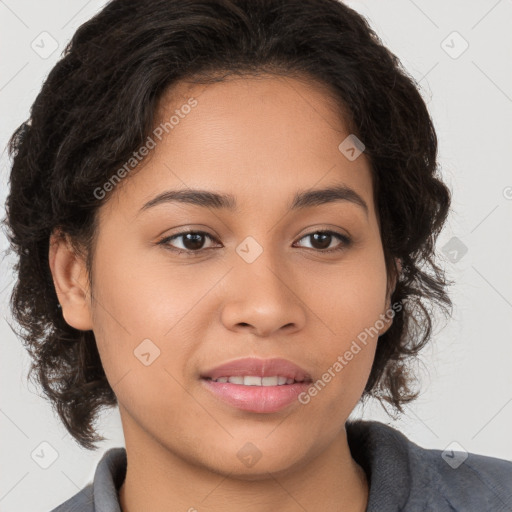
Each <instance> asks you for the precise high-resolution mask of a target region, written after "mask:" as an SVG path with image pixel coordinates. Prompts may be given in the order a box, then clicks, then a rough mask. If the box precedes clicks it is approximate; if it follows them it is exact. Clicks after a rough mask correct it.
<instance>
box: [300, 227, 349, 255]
mask: <svg viewBox="0 0 512 512" xmlns="http://www.w3.org/2000/svg"><path fill="white" fill-rule="evenodd" d="M305 238H310V239H311V240H312V243H313V245H314V246H316V247H312V249H315V250H318V251H319V252H324V253H325V252H336V251H343V250H344V249H346V248H347V247H348V246H349V245H350V242H351V240H350V238H349V237H348V236H346V235H342V234H341V233H337V232H336V231H315V232H314V233H309V234H308V235H305V236H303V237H302V238H301V240H304V239H305ZM334 239H338V240H339V241H340V243H339V244H338V245H337V246H335V247H334V248H332V247H331V248H329V246H330V245H331V243H332V242H333V241H334Z"/></svg>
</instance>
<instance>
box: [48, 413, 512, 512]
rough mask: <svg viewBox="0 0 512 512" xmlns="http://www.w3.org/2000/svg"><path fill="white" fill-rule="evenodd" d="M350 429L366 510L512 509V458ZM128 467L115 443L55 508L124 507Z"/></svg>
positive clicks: (369, 424) (384, 428) (384, 430)
mask: <svg viewBox="0 0 512 512" xmlns="http://www.w3.org/2000/svg"><path fill="white" fill-rule="evenodd" d="M346 428H347V436H348V442H349V446H350V450H351V452H352V456H353V457H354V459H355V460H356V461H357V462H358V463H359V465H360V466H361V467H362V468H363V469H364V470H365V472H366V475H367V477H368V482H369V486H370V495H369V498H368V507H367V512H395V511H396V512H398V511H405V512H423V511H424V512H427V511H429V512H432V511H434V512H445V511H446V512H453V511H461V512H462V511H464V512H488V511H492V512H512V462H510V461H506V460H502V459H497V458H493V457H486V456H483V455H476V454H472V453H469V454H466V453H459V452H451V451H448V452H445V453H444V454H443V452H442V451H441V450H429V449H425V448H421V447H420V446H418V445H416V444H414V443H413V442H411V441H409V440H408V439H407V438H406V437H405V436H404V435H403V434H401V433H400V432H398V431H397V430H395V429H393V428H391V427H390V426H388V425H385V424H383V423H379V422H374V421H354V422H350V423H347V425H346ZM466 455H467V457H466ZM126 467H127V459H126V450H125V448H111V449H110V450H108V451H107V452H105V454H104V455H103V457H102V459H101V460H100V462H98V465H97V467H96V472H95V474H94V480H93V481H92V482H91V483H90V484H88V485H87V486H86V487H84V488H83V489H82V490H81V491H80V492H78V493H77V494H75V495H74V496H73V497H71V498H70V499H69V500H67V501H66V502H64V503H63V504H62V505H60V506H59V507H57V508H55V509H54V510H52V511H51V512H122V510H121V506H120V504H119V496H118V492H119V488H120V487H121V485H122V483H123V481H124V477H125V475H126Z"/></svg>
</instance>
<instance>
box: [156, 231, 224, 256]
mask: <svg viewBox="0 0 512 512" xmlns="http://www.w3.org/2000/svg"><path fill="white" fill-rule="evenodd" d="M179 238H183V241H182V247H181V248H180V247H178V248H176V247H173V246H172V244H171V242H172V241H174V240H177V239H179ZM205 238H209V239H210V240H215V238H214V237H213V236H211V235H209V234H208V233H205V232H204V231H183V232H181V233H177V234H176V235H172V236H167V237H165V238H163V239H162V240H160V241H159V242H158V245H164V246H165V247H167V248H168V249H170V250H172V251H176V252H178V253H180V254H181V253H188V254H190V253H194V252H200V251H202V250H204V248H203V244H204V239H205Z"/></svg>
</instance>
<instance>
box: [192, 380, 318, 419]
mask: <svg viewBox="0 0 512 512" xmlns="http://www.w3.org/2000/svg"><path fill="white" fill-rule="evenodd" d="M201 380H202V381H203V382H204V384H205V385H206V387H207V388H208V389H209V390H210V391H211V392H212V393H213V394H214V395H215V396H216V397H218V398H220V399H221V400H222V401H224V402H226V403H228V404H229V405H231V406H233V407H236V408H237V409H242V410H244V411H250V412H259V413H271V412H278V411H280V410H281V409H284V408H285V407H287V406H288V405H290V404H291V403H293V402H294V401H298V399H297V397H298V395H299V394H300V393H302V392H303V391H306V390H307V389H308V387H309V386H310V383H308V382H296V383H295V384H283V385H282V386H244V385H242V384H231V383H230V382H216V381H213V380H208V379H201Z"/></svg>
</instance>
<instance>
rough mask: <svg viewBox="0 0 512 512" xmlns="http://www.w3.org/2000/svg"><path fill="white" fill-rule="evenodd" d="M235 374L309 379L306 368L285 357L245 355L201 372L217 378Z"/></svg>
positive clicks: (299, 379) (202, 375)
mask: <svg viewBox="0 0 512 512" xmlns="http://www.w3.org/2000/svg"><path fill="white" fill-rule="evenodd" d="M236 375H241V376H248V375H253V376H257V377H272V376H275V375H279V376H281V377H286V378H287V379H294V380H296V381H299V382H300V381H311V376H310V375H309V373H308V372H307V371H306V370H304V369H303V368H301V367H300V366H297V365H296V364H294V363H292V362H291V361H288V360H287V359H282V358H272V359H259V358H256V357H247V358H242V359H235V360H233V361H229V362H227V363H224V364H221V365H220V366H216V367H215V368H212V369H210V370H207V371H205V372H204V373H203V374H201V377H202V378H211V379H218V378H219V377H233V376H236Z"/></svg>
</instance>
